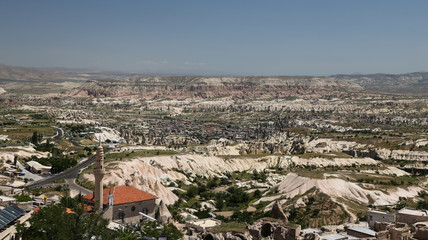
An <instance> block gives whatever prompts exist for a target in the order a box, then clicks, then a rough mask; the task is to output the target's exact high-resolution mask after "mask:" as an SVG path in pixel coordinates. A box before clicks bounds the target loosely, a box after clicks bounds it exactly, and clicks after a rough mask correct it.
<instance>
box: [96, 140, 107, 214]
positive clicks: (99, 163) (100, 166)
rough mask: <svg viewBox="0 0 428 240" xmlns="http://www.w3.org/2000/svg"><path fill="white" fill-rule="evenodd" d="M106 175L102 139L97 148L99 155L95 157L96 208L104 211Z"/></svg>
mask: <svg viewBox="0 0 428 240" xmlns="http://www.w3.org/2000/svg"><path fill="white" fill-rule="evenodd" d="M104 175H105V171H104V150H103V146H102V145H101V138H100V139H99V145H98V148H97V154H96V155H95V167H94V176H95V194H94V195H95V207H96V208H98V209H100V210H102V209H103V178H104Z"/></svg>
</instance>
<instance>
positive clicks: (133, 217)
mask: <svg viewBox="0 0 428 240" xmlns="http://www.w3.org/2000/svg"><path fill="white" fill-rule="evenodd" d="M155 207H156V203H155V199H150V200H146V201H141V202H135V203H128V204H120V205H114V206H113V212H112V220H121V216H120V215H119V213H120V212H123V213H124V221H125V222H126V223H136V222H139V221H140V219H141V215H140V214H139V212H142V213H145V214H147V215H149V216H150V217H155Z"/></svg>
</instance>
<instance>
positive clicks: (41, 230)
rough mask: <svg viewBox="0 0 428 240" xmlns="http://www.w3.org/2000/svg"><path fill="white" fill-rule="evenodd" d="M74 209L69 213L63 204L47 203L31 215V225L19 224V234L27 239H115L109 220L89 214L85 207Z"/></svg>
mask: <svg viewBox="0 0 428 240" xmlns="http://www.w3.org/2000/svg"><path fill="white" fill-rule="evenodd" d="M80 206H82V205H80ZM72 210H73V212H72V213H68V212H67V211H66V208H65V207H63V206H61V205H53V204H50V205H47V206H46V207H43V208H41V209H40V210H39V211H38V212H36V213H34V214H33V215H32V216H31V218H30V219H29V220H28V222H29V226H27V225H26V224H18V225H17V236H18V237H20V238H22V239H27V240H39V239H40V240H51V239H52V240H54V239H64V240H82V239H88V240H89V239H91V238H92V237H93V236H95V237H96V239H113V232H111V231H110V230H108V228H107V225H108V220H106V219H104V218H103V217H102V216H101V215H99V214H89V213H87V212H85V210H84V209H83V207H78V208H75V209H72Z"/></svg>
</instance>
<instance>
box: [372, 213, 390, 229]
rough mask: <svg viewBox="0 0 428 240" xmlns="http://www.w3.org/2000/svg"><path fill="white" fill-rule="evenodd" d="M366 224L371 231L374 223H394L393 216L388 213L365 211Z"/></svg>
mask: <svg viewBox="0 0 428 240" xmlns="http://www.w3.org/2000/svg"><path fill="white" fill-rule="evenodd" d="M367 222H368V223H369V227H370V228H372V229H373V227H374V225H375V222H390V223H394V222H395V214H394V213H391V212H388V211H380V210H369V211H367Z"/></svg>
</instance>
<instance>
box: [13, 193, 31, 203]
mask: <svg viewBox="0 0 428 240" xmlns="http://www.w3.org/2000/svg"><path fill="white" fill-rule="evenodd" d="M13 197H14V198H16V201H18V202H28V201H31V200H32V199H31V197H30V196H29V195H25V194H19V195H14V196H13Z"/></svg>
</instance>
